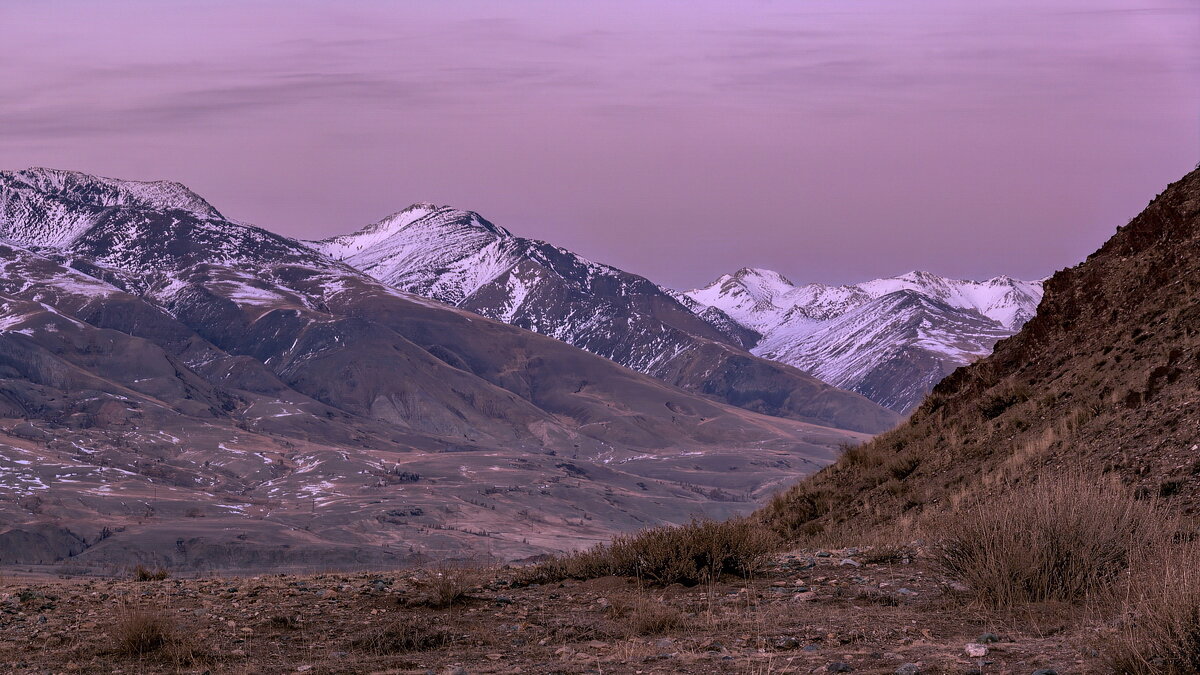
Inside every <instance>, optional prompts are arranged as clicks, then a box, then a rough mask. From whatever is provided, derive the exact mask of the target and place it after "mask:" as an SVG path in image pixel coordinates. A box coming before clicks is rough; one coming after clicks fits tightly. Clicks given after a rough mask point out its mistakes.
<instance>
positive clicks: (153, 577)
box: [133, 563, 171, 581]
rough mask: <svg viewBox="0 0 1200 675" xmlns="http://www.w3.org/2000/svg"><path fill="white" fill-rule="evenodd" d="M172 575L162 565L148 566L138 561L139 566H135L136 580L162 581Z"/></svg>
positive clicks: (134, 574) (134, 578)
mask: <svg viewBox="0 0 1200 675" xmlns="http://www.w3.org/2000/svg"><path fill="white" fill-rule="evenodd" d="M170 576H171V573H170V572H169V571H167V570H166V569H165V568H162V567H146V566H145V565H142V564H141V563H138V565H137V567H134V568H133V580H134V581H162V580H163V579H167V578H169V577H170Z"/></svg>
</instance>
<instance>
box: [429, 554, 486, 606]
mask: <svg viewBox="0 0 1200 675" xmlns="http://www.w3.org/2000/svg"><path fill="white" fill-rule="evenodd" d="M487 576H488V570H487V569H485V568H483V567H478V566H475V565H470V564H462V565H442V566H440V567H438V568H436V569H433V570H430V571H429V573H428V575H427V576H426V578H425V585H426V587H427V588H428V590H429V592H428V594H427V595H426V597H425V598H424V599H423V601H422V603H423V604H425V605H426V606H429V607H450V606H451V605H456V604H459V603H461V602H463V601H464V600H466V598H467V593H469V592H470V591H471V589H473V588H477V587H478V586H480V585H481V584H482V583H484V581H486V579H487Z"/></svg>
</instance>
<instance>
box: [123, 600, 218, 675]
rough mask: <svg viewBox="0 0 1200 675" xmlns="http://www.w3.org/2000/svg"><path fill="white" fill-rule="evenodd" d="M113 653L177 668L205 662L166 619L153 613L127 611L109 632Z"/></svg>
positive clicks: (190, 643) (189, 642)
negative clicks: (150, 660)
mask: <svg viewBox="0 0 1200 675" xmlns="http://www.w3.org/2000/svg"><path fill="white" fill-rule="evenodd" d="M110 639H111V643H112V653H113V654H116V655H118V656H124V657H128V658H136V659H139V660H144V659H152V660H154V661H158V662H161V663H164V664H169V665H171V666H174V667H176V668H179V667H183V666H190V665H194V664H196V663H197V662H199V661H202V660H204V659H203V658H202V657H201V654H200V652H198V651H197V650H196V648H195V647H194V645H193V644H192V642H191V641H190V640H188V639H187V638H186V637H185V636H184V635H182V634H181V633H180V632H179V630H178V629H177V628H176V627H175V624H174V622H172V621H171V620H170V619H168V618H167V617H165V616H163V615H162V614H160V613H158V612H153V611H127V612H125V613H123V614H122V615H121V617H120V618H119V619H118V620H117V622H116V623H115V624H114V625H113V626H112V628H111V629H110Z"/></svg>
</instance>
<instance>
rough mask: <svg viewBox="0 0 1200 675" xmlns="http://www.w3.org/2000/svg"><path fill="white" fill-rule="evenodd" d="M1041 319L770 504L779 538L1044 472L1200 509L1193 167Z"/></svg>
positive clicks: (1072, 276) (1199, 270) (1196, 181)
mask: <svg viewBox="0 0 1200 675" xmlns="http://www.w3.org/2000/svg"><path fill="white" fill-rule="evenodd" d="M1045 288H1046V295H1045V299H1044V300H1043V301H1042V304H1041V307H1040V309H1039V310H1038V314H1037V316H1036V317H1034V318H1033V319H1031V320H1030V321H1029V322H1028V323H1026V324H1025V326H1024V328H1023V329H1022V330H1021V331H1020V332H1019V333H1017V334H1016V335H1015V336H1013V337H1011V338H1008V339H1006V340H1003V341H1001V342H1000V343H998V344H997V346H996V349H995V352H994V353H993V354H992V355H991V356H989V357H987V358H985V359H982V360H981V361H979V362H977V363H975V364H973V365H971V366H969V367H966V368H962V369H960V370H958V371H956V372H955V373H954V374H953V375H951V376H950V377H948V378H946V379H945V380H943V381H942V382H941V383H940V384H939V385H938V386H937V387H935V388H934V391H933V393H932V394H931V395H930V396H929V398H927V399H926V400H925V402H924V403H923V404H922V405H921V406H920V408H918V409H917V411H916V412H915V413H914V414H913V415H912V417H911V418H910V420H909V422H908V423H906V424H904V425H902V426H901V427H899V428H897V429H896V430H894V431H892V432H890V433H888V434H884V435H882V436H880V437H878V438H876V439H875V440H874V441H872V442H871V443H868V444H866V445H865V446H862V447H860V448H856V449H854V450H852V451H851V452H849V453H848V454H847V455H846V456H844V457H843V458H842V459H841V460H839V461H838V462H837V463H836V464H835V465H834V466H831V467H829V468H827V469H825V470H823V471H822V472H821V473H819V474H818V475H816V476H814V477H813V478H812V479H810V480H807V481H805V482H803V483H801V484H800V485H798V486H797V487H796V488H794V489H792V490H790V491H789V492H787V493H786V494H784V495H782V496H781V497H780V498H779V499H777V500H776V501H775V502H774V503H773V504H772V505H771V507H770V508H768V509H766V510H765V511H764V512H763V515H764V516H765V517H767V518H768V519H769V520H771V521H772V522H774V523H776V524H777V525H779V526H780V527H781V528H782V529H785V530H789V531H793V532H795V531H818V530H821V529H823V528H825V527H827V526H829V525H831V524H833V523H851V522H852V523H854V524H855V525H856V526H866V525H869V524H870V523H872V522H881V521H894V520H895V519H896V518H897V517H908V516H912V515H915V514H918V513H921V512H922V511H924V510H927V509H929V508H931V507H935V506H937V505H940V504H948V503H953V502H955V501H956V500H957V499H959V498H960V497H962V496H964V495H968V494H974V495H978V494H980V493H983V492H986V491H987V490H989V489H991V488H993V487H996V486H999V485H1001V484H1005V483H1008V482H1011V481H1020V480H1024V479H1027V478H1028V477H1030V476H1032V475H1036V474H1037V473H1039V472H1040V471H1042V470H1044V469H1046V468H1048V467H1050V468H1070V469H1082V470H1085V471H1095V472H1115V473H1116V474H1119V475H1120V476H1121V477H1122V478H1124V479H1125V480H1126V481H1127V482H1129V483H1131V484H1134V485H1136V486H1137V488H1138V491H1139V493H1140V494H1142V495H1144V496H1156V497H1161V498H1163V499H1164V500H1165V501H1166V503H1167V504H1168V505H1172V506H1174V507H1175V508H1177V509H1178V510H1179V511H1181V512H1183V513H1194V512H1195V508H1196V506H1197V501H1198V497H1200V405H1198V402H1200V169H1197V170H1196V171H1193V172H1191V173H1189V174H1188V175H1186V176H1184V178H1183V179H1182V180H1180V181H1178V182H1176V183H1173V184H1171V185H1170V186H1168V187H1167V189H1166V190H1165V191H1164V192H1163V193H1161V194H1160V195H1158V196H1157V197H1156V198H1155V199H1154V200H1153V201H1152V202H1151V203H1150V204H1149V206H1147V207H1146V209H1145V210H1144V211H1143V212H1142V213H1141V214H1140V215H1138V216H1137V217H1135V218H1134V219H1133V220H1132V221H1130V222H1129V224H1127V225H1125V226H1123V227H1120V228H1118V230H1117V233H1116V234H1115V235H1114V236H1113V237H1112V238H1111V239H1109V240H1108V241H1107V242H1106V243H1105V244H1104V245H1103V246H1102V247H1101V248H1100V249H1099V250H1098V251H1096V252H1095V253H1093V254H1092V255H1091V256H1089V257H1088V259H1087V260H1086V261H1085V262H1083V263H1081V264H1080V265H1077V266H1075V267H1072V268H1069V269H1065V270H1062V271H1060V272H1058V273H1056V274H1055V275H1054V276H1053V277H1051V278H1050V279H1049V280H1048V281H1047V282H1046V286H1045Z"/></svg>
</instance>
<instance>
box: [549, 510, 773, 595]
mask: <svg viewBox="0 0 1200 675" xmlns="http://www.w3.org/2000/svg"><path fill="white" fill-rule="evenodd" d="M778 547H779V539H778V538H777V537H776V536H775V535H774V534H773V533H772V532H771V531H770V530H768V529H767V528H765V527H764V526H763V525H761V524H760V523H759V522H757V521H754V520H750V519H747V518H735V519H733V520H727V521H724V522H715V521H710V520H694V521H692V522H690V523H688V524H686V525H679V526H664V527H655V528H651V529H648V530H642V531H641V532H637V533H635V534H630V535H624V536H618V537H615V538H614V539H613V540H612V543H610V544H600V545H598V546H596V547H594V548H592V549H589V550H587V551H583V552H581V553H575V554H571V555H567V556H563V557H559V558H555V559H554V560H550V561H548V562H545V563H542V564H540V565H537V566H536V567H534V568H532V569H531V570H530V572H529V574H528V575H527V579H526V581H529V582H539V583H546V582H551V581H559V580H562V579H595V578H598V577H605V576H630V577H637V578H638V579H641V580H644V581H647V582H649V583H652V584H658V585H668V584H673V583H680V584H684V585H686V586H693V585H696V584H700V583H708V582H714V581H716V580H717V579H719V578H720V577H721V575H723V574H738V575H741V576H746V577H748V576H751V575H753V574H754V573H756V572H757V571H758V570H759V569H760V568H761V567H762V564H763V562H764V561H765V560H766V559H767V558H768V557H769V556H770V555H771V554H772V553H774V552H775V551H776V550H777V549H778Z"/></svg>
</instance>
